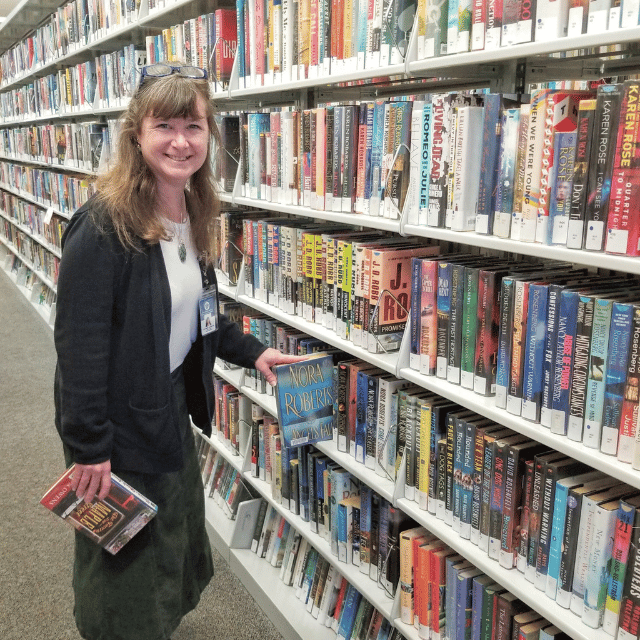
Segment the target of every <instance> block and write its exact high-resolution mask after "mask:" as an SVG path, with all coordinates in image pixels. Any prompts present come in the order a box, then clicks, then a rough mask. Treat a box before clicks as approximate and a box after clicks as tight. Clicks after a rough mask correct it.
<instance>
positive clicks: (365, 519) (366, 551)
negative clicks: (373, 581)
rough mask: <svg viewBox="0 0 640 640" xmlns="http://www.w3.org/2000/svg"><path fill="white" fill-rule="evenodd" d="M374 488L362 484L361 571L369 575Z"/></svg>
mask: <svg viewBox="0 0 640 640" xmlns="http://www.w3.org/2000/svg"><path fill="white" fill-rule="evenodd" d="M372 492H373V489H372V488H371V487H370V486H369V485H367V484H366V483H364V482H363V483H362V484H361V485H360V573H364V574H366V575H369V565H370V563H371V498H372Z"/></svg>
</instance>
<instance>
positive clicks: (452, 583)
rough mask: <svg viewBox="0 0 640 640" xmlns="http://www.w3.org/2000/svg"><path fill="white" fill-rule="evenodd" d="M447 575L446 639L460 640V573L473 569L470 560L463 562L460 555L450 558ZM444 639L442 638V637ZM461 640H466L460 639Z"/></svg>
mask: <svg viewBox="0 0 640 640" xmlns="http://www.w3.org/2000/svg"><path fill="white" fill-rule="evenodd" d="M445 567H446V569H445V571H446V573H445V575H446V577H447V582H446V585H447V586H446V588H445V594H444V599H445V604H444V610H445V637H446V638H448V640H458V626H457V624H456V621H457V617H458V616H457V612H458V590H457V581H458V573H459V572H460V571H464V570H465V569H470V568H471V563H470V562H469V561H468V560H461V559H460V556H459V555H454V556H450V557H448V558H446V559H445ZM441 637H442V636H441ZM459 640H464V638H460V639H459Z"/></svg>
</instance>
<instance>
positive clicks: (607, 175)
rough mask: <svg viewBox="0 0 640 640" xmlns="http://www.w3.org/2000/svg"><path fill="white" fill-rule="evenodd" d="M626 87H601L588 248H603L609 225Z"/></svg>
mask: <svg viewBox="0 0 640 640" xmlns="http://www.w3.org/2000/svg"><path fill="white" fill-rule="evenodd" d="M621 103H622V89H621V86H620V85H608V87H607V88H606V89H605V88H599V89H598V95H597V98H596V112H595V125H594V134H595V135H594V141H595V142H596V144H595V145H593V146H592V148H591V157H590V158H589V178H588V183H587V184H588V186H587V190H588V195H587V205H586V211H585V229H584V233H585V235H584V240H583V247H584V249H586V250H587V251H602V250H603V248H604V240H605V229H606V226H607V208H608V205H609V195H610V194H609V190H608V189H607V188H606V187H605V185H610V184H611V183H610V180H611V174H612V169H613V157H614V147H615V143H616V136H617V132H618V122H619V115H620V106H621Z"/></svg>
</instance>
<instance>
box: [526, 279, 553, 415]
mask: <svg viewBox="0 0 640 640" xmlns="http://www.w3.org/2000/svg"><path fill="white" fill-rule="evenodd" d="M548 295H549V286H548V285H546V284H536V283H532V284H531V285H530V286H529V320H528V322H527V340H526V346H525V358H524V367H523V384H522V417H523V418H525V419H526V420H531V421H532V422H540V408H541V400H542V381H543V377H542V368H543V362H544V346H545V335H546V332H547V306H548Z"/></svg>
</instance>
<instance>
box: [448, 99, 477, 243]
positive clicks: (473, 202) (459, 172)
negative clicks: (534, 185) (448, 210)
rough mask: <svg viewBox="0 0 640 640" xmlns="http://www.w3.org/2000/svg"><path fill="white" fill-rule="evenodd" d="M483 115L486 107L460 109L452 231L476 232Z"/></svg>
mask: <svg viewBox="0 0 640 640" xmlns="http://www.w3.org/2000/svg"><path fill="white" fill-rule="evenodd" d="M483 116H484V108H483V107H460V108H459V109H458V126H457V133H456V157H455V174H454V188H453V215H452V217H451V229H452V231H473V230H474V229H475V223H476V210H477V207H478V189H479V187H480V164H481V159H482V156H481V154H480V153H478V150H477V146H478V140H482V128H483Z"/></svg>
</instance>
